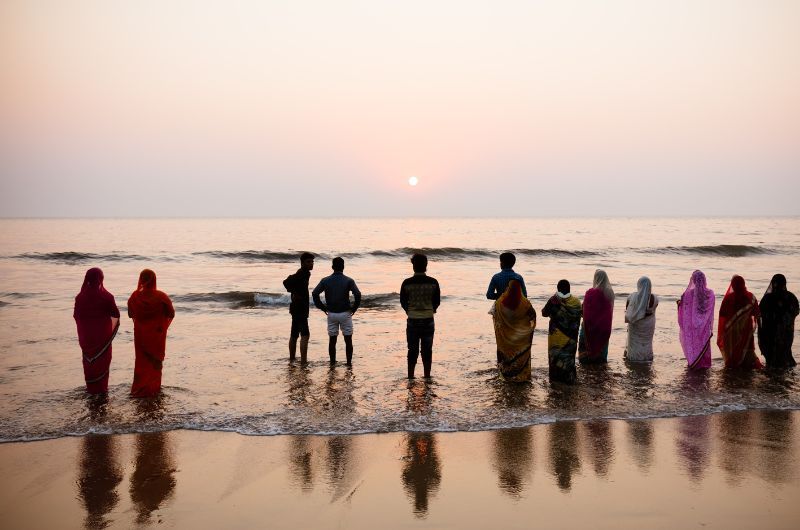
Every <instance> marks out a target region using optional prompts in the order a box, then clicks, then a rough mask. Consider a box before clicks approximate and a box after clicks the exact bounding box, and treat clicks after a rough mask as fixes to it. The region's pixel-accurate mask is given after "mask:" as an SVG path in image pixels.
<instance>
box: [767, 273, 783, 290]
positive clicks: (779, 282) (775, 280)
mask: <svg viewBox="0 0 800 530" xmlns="http://www.w3.org/2000/svg"><path fill="white" fill-rule="evenodd" d="M784 291H786V276H784V275H783V274H776V275H775V276H773V277H772V280H770V282H769V287H767V292H765V293H764V294H772V293H780V292H784Z"/></svg>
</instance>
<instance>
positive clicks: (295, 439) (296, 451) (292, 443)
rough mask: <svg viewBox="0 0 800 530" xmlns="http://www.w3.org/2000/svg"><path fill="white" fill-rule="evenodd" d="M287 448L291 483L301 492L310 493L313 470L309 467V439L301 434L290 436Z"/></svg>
mask: <svg viewBox="0 0 800 530" xmlns="http://www.w3.org/2000/svg"><path fill="white" fill-rule="evenodd" d="M288 447H289V458H288V460H289V474H290V480H291V482H293V483H294V484H295V485H297V486H299V487H300V489H301V490H303V491H306V492H307V491H311V489H312V488H313V487H314V470H313V469H312V467H311V460H312V453H311V437H310V436H306V435H302V434H301V435H298V436H292V437H291V439H290V440H289V446H288Z"/></svg>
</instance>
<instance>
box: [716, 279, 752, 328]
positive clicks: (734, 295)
mask: <svg viewBox="0 0 800 530" xmlns="http://www.w3.org/2000/svg"><path fill="white" fill-rule="evenodd" d="M751 300H753V295H752V294H751V293H750V291H748V290H747V286H746V285H745V283H744V278H742V277H741V276H739V275H738V274H736V275H735V276H734V277H733V278H731V284H730V285H729V286H728V290H727V291H726V292H725V297H724V298H723V299H722V304H720V307H719V314H720V316H726V317H729V316H733V314H734V313H736V312H737V311H738V310H740V309H741V308H743V307H745V306H746V305H747V304H749V303H750V301H751ZM756 307H757V306H756Z"/></svg>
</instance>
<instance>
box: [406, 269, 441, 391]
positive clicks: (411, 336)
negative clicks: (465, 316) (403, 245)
mask: <svg viewBox="0 0 800 530" xmlns="http://www.w3.org/2000/svg"><path fill="white" fill-rule="evenodd" d="M411 264H412V266H413V268H414V276H412V277H410V278H406V279H405V280H403V284H402V285H401V286H400V305H401V306H402V307H403V310H404V311H405V312H406V315H407V316H408V320H407V321H406V340H407V342H408V378H409V379H413V378H414V368H415V367H416V366H417V358H418V357H419V354H420V350H421V351H422V366H423V368H424V373H425V377H426V378H428V377H430V376H431V364H432V362H433V334H434V331H435V327H434V323H433V315H434V313H436V309H437V308H438V307H439V303H440V299H441V295H440V291H439V282H437V281H436V279H434V278H432V277H430V276H427V275H426V274H425V271H426V270H427V269H428V258H427V257H426V256H425V255H424V254H414V255H413V256H412V257H411Z"/></svg>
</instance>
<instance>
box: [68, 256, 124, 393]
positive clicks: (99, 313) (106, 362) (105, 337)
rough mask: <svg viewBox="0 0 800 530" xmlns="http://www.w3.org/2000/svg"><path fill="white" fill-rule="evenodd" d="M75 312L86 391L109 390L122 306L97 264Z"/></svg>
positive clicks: (87, 279)
mask: <svg viewBox="0 0 800 530" xmlns="http://www.w3.org/2000/svg"><path fill="white" fill-rule="evenodd" d="M72 316H73V317H74V318H75V325H76V326H77V328H78V344H79V345H80V347H81V350H82V351H83V376H84V379H85V380H86V391H87V392H88V393H90V394H105V393H106V392H108V375H109V371H110V368H111V342H112V341H113V340H114V337H115V336H116V334H117V329H118V328H119V309H117V303H116V302H115V301H114V295H112V294H111V293H109V292H108V291H106V288H105V287H103V271H101V270H100V269H98V268H97V267H94V268H92V269H89V270H88V271H86V276H85V277H84V279H83V286H82V287H81V292H80V293H79V294H78V296H76V297H75V310H74V312H73V313H72Z"/></svg>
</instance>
